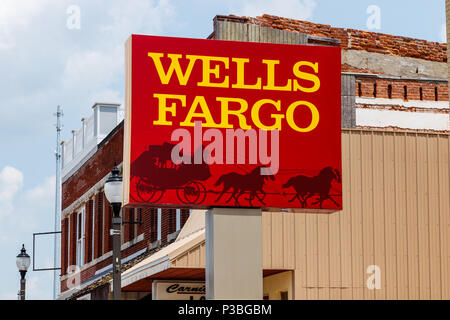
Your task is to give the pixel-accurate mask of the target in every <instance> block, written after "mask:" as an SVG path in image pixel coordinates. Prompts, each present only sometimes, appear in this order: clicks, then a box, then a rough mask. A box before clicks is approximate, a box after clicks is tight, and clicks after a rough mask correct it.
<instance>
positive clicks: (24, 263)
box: [16, 244, 30, 300]
mask: <svg viewBox="0 0 450 320" xmlns="http://www.w3.org/2000/svg"><path fill="white" fill-rule="evenodd" d="M16 265H17V269H19V272H20V291H19V295H20V300H25V274H26V273H27V270H28V267H29V266H30V256H29V255H28V254H27V251H26V250H25V245H24V244H22V249H21V250H20V253H19V254H18V255H17V258H16Z"/></svg>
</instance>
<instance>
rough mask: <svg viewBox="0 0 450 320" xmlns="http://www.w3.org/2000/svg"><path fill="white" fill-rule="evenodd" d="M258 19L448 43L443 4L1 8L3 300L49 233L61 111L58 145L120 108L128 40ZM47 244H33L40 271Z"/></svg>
mask: <svg viewBox="0 0 450 320" xmlns="http://www.w3.org/2000/svg"><path fill="white" fill-rule="evenodd" d="M264 13H267V14H273V15H278V16H283V17H287V18H293V19H299V20H307V21H312V22H316V23H322V24H329V25H332V26H336V27H346V28H353V29H360V30H368V31H374V32H382V33H388V34H394V35H402V36H408V37H413V38H420V39H425V40H429V41H437V42H445V41H446V39H445V35H446V31H445V1H444V0H429V1H423V0H396V1H392V0H389V1H388V0H370V1H368V0H246V1H242V0H228V1H224V0H192V1H185V0H126V1H125V0H70V1H67V0H1V1H0V74H1V75H2V76H1V77H0V111H1V113H0V114H1V116H0V147H1V149H0V150H1V153H0V256H1V261H2V263H1V264H0V299H17V291H18V289H19V279H20V276H19V272H18V271H17V268H16V265H15V257H16V255H17V254H18V253H19V251H20V248H21V245H22V243H24V244H25V247H26V248H27V252H28V253H29V254H30V255H31V254H32V245H33V243H32V241H33V237H32V235H33V233H36V232H46V231H53V229H54V204H55V154H54V150H55V149H56V130H55V126H54V124H55V123H56V118H55V116H54V115H53V114H54V113H55V112H56V107H57V105H61V106H62V108H63V110H64V117H63V119H62V122H63V125H64V127H63V131H62V138H63V140H67V139H70V138H71V130H73V129H79V128H80V127H81V121H80V120H81V118H83V117H89V116H91V114H92V109H91V107H92V106H93V105H94V103H95V102H118V103H123V97H124V42H125V41H126V39H127V37H128V36H129V35H130V34H132V33H134V34H149V35H160V36H176V37H188V38H203V39H204V38H206V37H207V36H208V35H209V34H210V33H211V32H212V31H213V23H212V22H213V18H214V16H215V15H228V14H235V15H238V16H253V17H254V16H259V15H262V14H264ZM52 245H53V240H52V238H51V237H42V238H38V241H37V245H36V252H35V254H36V261H35V264H36V268H44V267H51V266H52V263H53V249H52ZM52 290H53V273H52V272H49V271H32V267H30V269H29V271H28V273H27V299H51V298H52V296H53V293H52V292H53V291H52Z"/></svg>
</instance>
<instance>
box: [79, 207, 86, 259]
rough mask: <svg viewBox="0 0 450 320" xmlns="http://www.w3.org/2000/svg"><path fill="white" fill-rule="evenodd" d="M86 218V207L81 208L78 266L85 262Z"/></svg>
mask: <svg viewBox="0 0 450 320" xmlns="http://www.w3.org/2000/svg"><path fill="white" fill-rule="evenodd" d="M85 219H86V210H85V208H83V209H81V211H80V212H78V214H77V266H80V267H81V266H82V265H83V264H84V237H85V232H84V231H85V230H84V222H85Z"/></svg>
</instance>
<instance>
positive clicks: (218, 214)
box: [205, 208, 263, 300]
mask: <svg viewBox="0 0 450 320" xmlns="http://www.w3.org/2000/svg"><path fill="white" fill-rule="evenodd" d="M205 220H206V221H205V222H206V270H205V271H206V299H208V300H222V299H237V300H249V299H250V300H260V299H262V296H263V278H262V273H263V267H262V212H261V209H258V208H255V209H245V208H234V209H230V208H213V209H211V210H208V211H207V213H206V217H205Z"/></svg>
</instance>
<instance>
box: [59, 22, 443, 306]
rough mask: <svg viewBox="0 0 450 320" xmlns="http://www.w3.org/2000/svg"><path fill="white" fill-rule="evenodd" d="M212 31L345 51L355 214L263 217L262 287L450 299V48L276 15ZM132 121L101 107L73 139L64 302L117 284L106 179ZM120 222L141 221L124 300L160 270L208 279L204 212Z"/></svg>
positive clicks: (344, 295) (143, 212)
mask: <svg viewBox="0 0 450 320" xmlns="http://www.w3.org/2000/svg"><path fill="white" fill-rule="evenodd" d="M209 39H217V40H236V41H254V42H274V43H288V44H303V45H329V46H330V45H331V46H340V47H341V49H342V50H341V53H342V92H341V95H342V100H341V101H342V128H343V134H342V139H343V140H342V141H343V150H342V152H343V186H344V190H343V191H344V210H343V211H342V212H339V213H338V214H333V215H329V216H328V215H316V214H308V215H303V214H292V213H277V212H264V213H263V267H264V270H263V274H264V295H265V297H267V298H270V299H280V298H288V299H311V298H312V299H318V298H321V299H330V298H331V299H412V298H425V299H427V298H434V299H441V298H442V299H449V298H450V260H449V252H450V251H448V250H450V249H449V247H448V243H450V242H449V240H450V230H449V224H448V222H449V221H450V217H449V214H450V203H449V202H450V201H449V189H448V186H449V183H450V182H449V165H448V163H449V161H448V160H449V149H450V139H449V132H450V119H449V113H450V112H449V103H448V80H447V77H448V69H447V47H446V44H440V43H434V42H427V41H424V40H418V39H411V38H406V37H401V36H391V35H386V34H381V33H373V32H366V31H360V30H353V29H343V28H334V27H331V26H328V25H321V24H315V23H311V22H305V21H297V20H292V19H286V18H281V17H276V16H269V15H263V16H261V17H255V18H251V17H237V16H216V17H215V18H214V31H213V33H212V34H211V35H210V37H209ZM122 118H123V115H122V114H121V112H120V109H119V105H113V104H96V105H95V106H94V115H93V116H92V117H91V118H89V119H83V126H82V128H81V129H80V130H78V131H74V132H73V139H72V140H70V141H66V142H64V144H63V172H62V176H63V194H62V197H63V199H62V245H61V248H62V250H61V257H62V258H61V260H62V261H61V263H62V264H61V265H62V275H61V295H60V298H61V299H67V298H79V297H82V296H84V297H86V295H89V297H90V298H92V299H100V298H103V299H104V298H107V297H108V295H109V294H110V288H109V286H110V282H111V276H110V273H111V259H112V258H111V256H112V253H111V239H112V238H111V237H110V236H109V231H108V230H109V229H111V217H112V213H111V209H110V206H109V204H108V203H107V201H106V199H105V196H104V194H103V191H102V188H103V185H104V181H105V180H106V178H107V176H108V174H109V172H110V171H111V169H112V167H113V163H114V162H115V161H117V163H120V162H121V159H122V147H123V122H122ZM368 172H369V173H371V174H367V173H368ZM411 186H413V187H411ZM396 192H398V195H395V193H396ZM123 218H124V220H126V221H137V220H140V219H141V220H142V222H143V223H142V224H141V225H136V224H124V225H123V226H122V237H123V239H122V243H123V244H122V259H123V273H122V287H123V298H124V299H134V298H142V297H145V296H147V297H148V295H149V293H150V292H151V290H152V285H151V284H152V281H154V280H158V279H183V280H204V276H205V272H204V268H205V257H204V254H205V253H204V250H205V236H204V216H203V212H201V211H195V212H193V213H192V214H191V215H190V214H189V212H188V211H187V210H181V211H180V210H169V209H164V210H161V209H148V208H137V209H125V210H124V212H123ZM418 230H420V232H418ZM408 243H410V245H408ZM74 265H77V266H78V267H79V268H80V269H81V271H80V273H79V274H80V275H81V276H80V281H81V284H80V286H79V287H74V285H73V284H72V283H73V279H75V278H74V276H73V275H68V273H67V272H68V271H67V268H68V267H69V266H74ZM370 265H379V266H381V268H382V271H383V275H384V276H383V287H382V289H379V290H372V291H371V290H370V289H368V288H365V283H366V277H365V272H366V269H367V267H368V266H370Z"/></svg>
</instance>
